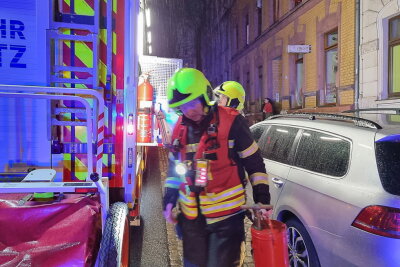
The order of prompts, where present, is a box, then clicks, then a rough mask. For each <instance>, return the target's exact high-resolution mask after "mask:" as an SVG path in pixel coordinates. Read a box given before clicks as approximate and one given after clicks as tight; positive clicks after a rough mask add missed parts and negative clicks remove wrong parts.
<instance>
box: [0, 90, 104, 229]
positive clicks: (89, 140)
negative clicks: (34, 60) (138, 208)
mask: <svg viewBox="0 0 400 267" xmlns="http://www.w3.org/2000/svg"><path fill="white" fill-rule="evenodd" d="M16 88H17V87H16ZM86 90H88V89H86ZM0 97H8V98H32V99H37V98H39V99H48V100H70V101H78V102H80V103H82V104H83V105H84V107H85V110H86V132H87V143H88V144H92V143H93V141H92V130H93V122H92V120H96V118H92V116H91V107H90V104H89V102H88V100H86V99H84V98H83V97H79V96H71V95H50V94H40V93H11V92H0ZM87 149H88V150H87V160H88V176H87V177H86V181H87V182H92V181H93V182H94V184H95V185H96V187H97V189H98V191H99V193H100V201H101V203H102V207H101V208H102V213H101V214H102V225H103V229H104V225H105V220H106V216H107V210H108V205H109V202H108V191H107V190H106V188H105V187H104V185H103V184H102V182H101V180H99V179H98V178H99V176H98V175H97V179H92V177H91V175H92V174H93V148H92V146H91V145H88V148H87ZM100 177H101V176H100ZM51 184H52V183H43V184H40V185H39V184H37V183H36V185H35V186H34V187H35V188H36V189H37V190H41V191H43V190H44V192H55V190H56V189H57V186H56V188H46V187H48V186H49V185H51ZM56 184H57V183H56ZM10 186H13V190H9V187H10ZM2 187H4V185H0V193H11V192H16V191H19V192H32V191H33V192H34V189H33V187H29V186H25V185H24V184H22V183H8V184H7V185H6V186H5V188H2ZM57 191H59V189H57ZM61 191H62V192H67V191H65V189H62V190H61ZM71 192H72V191H71Z"/></svg>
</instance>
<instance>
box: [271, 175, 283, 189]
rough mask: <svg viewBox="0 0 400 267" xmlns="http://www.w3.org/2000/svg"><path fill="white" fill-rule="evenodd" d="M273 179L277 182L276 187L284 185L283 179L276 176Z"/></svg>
mask: <svg viewBox="0 0 400 267" xmlns="http://www.w3.org/2000/svg"><path fill="white" fill-rule="evenodd" d="M271 180H272V182H273V183H274V184H275V186H276V187H278V188H279V187H282V185H283V182H282V180H281V179H279V178H276V177H274V178H272V179H271Z"/></svg>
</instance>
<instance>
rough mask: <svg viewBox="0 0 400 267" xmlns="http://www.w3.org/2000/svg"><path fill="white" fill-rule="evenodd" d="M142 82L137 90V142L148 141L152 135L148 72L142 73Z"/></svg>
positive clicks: (151, 109) (151, 105) (151, 93)
mask: <svg viewBox="0 0 400 267" xmlns="http://www.w3.org/2000/svg"><path fill="white" fill-rule="evenodd" d="M141 78H142V79H143V82H142V83H140V84H139V86H138V90H137V107H138V119H137V136H136V138H137V142H138V143H150V142H151V136H152V112H153V93H154V89H153V86H152V85H151V84H150V82H149V74H148V73H146V74H142V75H141Z"/></svg>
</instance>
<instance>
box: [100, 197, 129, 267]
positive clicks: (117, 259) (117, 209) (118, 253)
mask: <svg viewBox="0 0 400 267" xmlns="http://www.w3.org/2000/svg"><path fill="white" fill-rule="evenodd" d="M98 263H99V265H98V266H99V267H128V266H129V222H128V206H127V205H126V204H125V203H122V202H116V203H114V204H113V205H112V206H111V207H110V210H109V212H108V214H107V219H106V223H105V228H104V230H103V235H102V239H101V244H100V250H99V255H98Z"/></svg>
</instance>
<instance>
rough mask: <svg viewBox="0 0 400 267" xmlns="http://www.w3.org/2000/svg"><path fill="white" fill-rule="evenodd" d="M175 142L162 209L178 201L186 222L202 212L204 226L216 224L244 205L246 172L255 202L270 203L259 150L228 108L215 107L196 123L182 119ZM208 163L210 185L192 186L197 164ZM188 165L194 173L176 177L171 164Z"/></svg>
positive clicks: (240, 118) (180, 119)
mask: <svg viewBox="0 0 400 267" xmlns="http://www.w3.org/2000/svg"><path fill="white" fill-rule="evenodd" d="M172 140H173V141H174V140H177V141H175V142H174V143H175V144H179V145H176V146H175V148H173V151H172V152H170V154H169V159H170V161H169V170H168V177H167V179H166V182H165V195H164V206H165V205H166V204H168V203H172V204H173V205H175V203H176V201H177V200H178V201H179V204H180V208H181V210H182V213H183V214H184V215H185V217H186V218H188V219H194V218H196V217H197V215H198V212H199V211H200V212H201V213H202V214H203V215H204V216H205V217H206V219H207V223H209V224H210V223H214V222H217V221H221V220H223V219H226V218H229V217H231V216H233V215H235V214H237V213H240V212H241V209H240V206H241V205H243V204H244V203H245V189H244V187H245V184H246V174H245V170H246V171H247V173H248V176H249V180H250V182H251V185H252V186H253V198H254V201H255V202H261V203H263V204H269V201H270V195H269V187H268V176H267V174H266V171H265V166H264V163H263V160H262V158H261V155H260V152H259V149H258V146H257V144H256V143H255V141H254V140H253V137H252V135H251V132H250V130H249V128H248V126H247V122H246V120H245V118H244V117H243V116H241V115H239V113H238V112H237V111H236V110H234V109H231V108H225V107H219V106H213V107H212V109H211V111H210V113H209V114H208V115H207V116H206V117H205V118H204V119H203V120H202V122H201V123H200V124H196V123H194V122H192V121H191V120H189V119H187V118H186V117H180V118H179V120H178V122H177V124H176V126H175V129H174V131H173V134H172ZM196 159H207V160H208V162H209V168H208V178H209V179H208V183H207V186H206V187H204V188H201V187H197V186H195V182H194V180H195V171H194V170H195V168H196V166H195V164H196V163H195V162H196V161H195V160H196ZM185 160H186V161H189V162H191V163H192V167H193V168H192V170H191V171H189V172H188V173H187V174H186V175H185V176H186V177H185V178H182V177H179V176H178V175H177V174H176V173H175V164H176V163H178V162H183V161H185Z"/></svg>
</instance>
